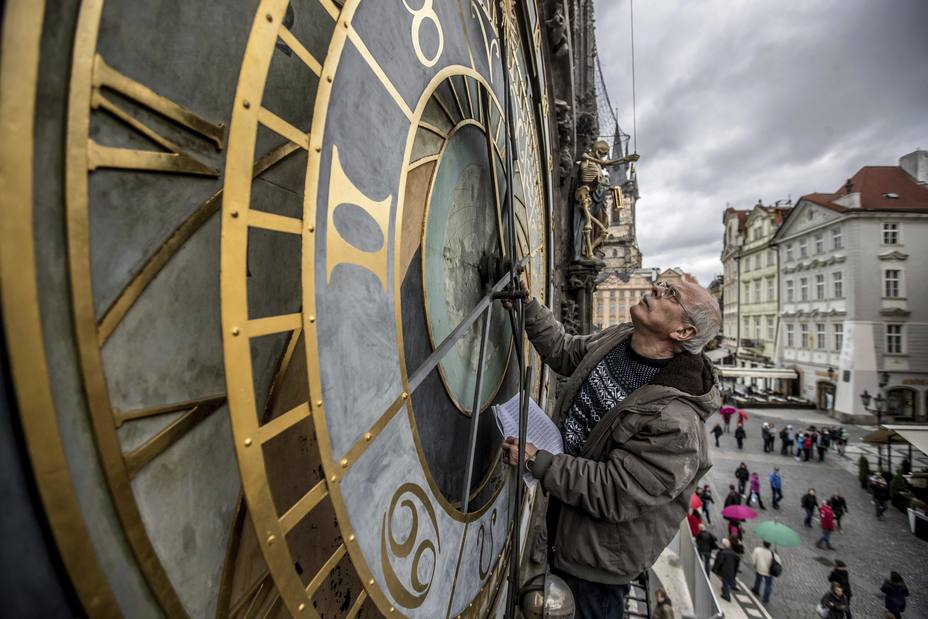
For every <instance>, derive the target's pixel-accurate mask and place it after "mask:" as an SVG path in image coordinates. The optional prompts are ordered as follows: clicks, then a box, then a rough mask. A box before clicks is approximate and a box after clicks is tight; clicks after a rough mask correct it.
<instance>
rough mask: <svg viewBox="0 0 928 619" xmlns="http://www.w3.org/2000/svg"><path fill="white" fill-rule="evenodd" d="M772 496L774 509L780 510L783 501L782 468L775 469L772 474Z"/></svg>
mask: <svg viewBox="0 0 928 619" xmlns="http://www.w3.org/2000/svg"><path fill="white" fill-rule="evenodd" d="M770 494H771V495H772V501H773V509H780V501H782V500H783V479H782V478H781V477H780V467H778V466H775V467H773V471H771V473H770Z"/></svg>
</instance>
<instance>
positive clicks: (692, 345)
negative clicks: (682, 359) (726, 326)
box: [680, 297, 722, 355]
mask: <svg viewBox="0 0 928 619" xmlns="http://www.w3.org/2000/svg"><path fill="white" fill-rule="evenodd" d="M686 309H687V312H686V317H687V318H689V321H690V323H691V324H692V325H693V326H694V327H695V328H696V335H694V336H693V337H692V338H690V339H688V340H686V341H684V342H680V346H681V347H682V348H683V350H685V351H686V352H688V353H692V354H694V355H698V354H699V353H701V352H702V349H703V348H705V347H706V344H708V343H709V342H711V341H712V339H713V338H715V336H716V335H718V333H719V329H721V328H722V312H721V311H719V303H718V301H716V300H715V299H714V298H712V297H709V300H708V301H706V302H705V303H694V304H693V305H692V306H691V307H688V308H686Z"/></svg>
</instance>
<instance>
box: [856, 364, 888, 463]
mask: <svg viewBox="0 0 928 619" xmlns="http://www.w3.org/2000/svg"><path fill="white" fill-rule="evenodd" d="M884 374H885V372H884ZM882 379H883V377H882V376H881V377H880V381H881V382H882ZM886 382H889V381H886ZM884 384H885V383H884ZM883 386H884V385H880V388H881V389H882V387H883ZM871 400H872V401H873V405H874V407H875V408H870V402H871ZM860 401H861V402H863V404H864V409H865V410H866V411H867V412H868V413H871V414H872V413H876V425H877V428H879V427H881V426H882V425H883V411H884V410H885V408H886V398H884V397H883V392H882V391H880V392H878V393H877V394H876V397H873V396H871V395H870V392H869V391H867V390H866V389H864V392H863V393H861V394H860ZM876 449H877V462H878V464H879V467H880V468H881V469H882V468H883V446H882V445H877V447H876Z"/></svg>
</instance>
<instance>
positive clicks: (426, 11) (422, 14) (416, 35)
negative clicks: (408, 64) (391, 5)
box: [403, 0, 445, 67]
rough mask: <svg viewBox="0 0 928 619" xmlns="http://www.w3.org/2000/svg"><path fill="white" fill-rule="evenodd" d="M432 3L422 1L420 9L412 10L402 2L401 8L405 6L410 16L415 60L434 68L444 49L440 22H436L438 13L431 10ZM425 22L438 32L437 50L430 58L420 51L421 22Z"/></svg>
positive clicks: (426, 0)
mask: <svg viewBox="0 0 928 619" xmlns="http://www.w3.org/2000/svg"><path fill="white" fill-rule="evenodd" d="M432 2H433V0H424V2H423V3H422V6H421V7H419V8H418V9H414V8H412V7H411V6H409V3H408V2H406V0H403V6H405V7H406V10H407V11H409V14H410V15H412V28H411V29H410V36H411V37H412V46H413V48H414V49H415V50H416V58H418V59H419V62H421V63H422V64H423V65H425V66H426V67H434V66H435V63H436V62H438V57H439V56H441V52H442V50H444V49H445V34H444V32H442V29H441V22H439V21H438V13H436V12H435V9H433V8H432ZM426 20H428V21H430V22H431V23H432V24H434V25H435V30H437V31H438V50H437V51H436V52H435V55H434V56H432V57H431V58H428V57H426V55H425V53H424V52H423V51H422V44H421V42H420V38H421V37H420V34H421V32H420V30H421V28H422V22H424V21H426Z"/></svg>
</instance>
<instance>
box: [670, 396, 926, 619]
mask: <svg viewBox="0 0 928 619" xmlns="http://www.w3.org/2000/svg"><path fill="white" fill-rule="evenodd" d="M726 408H727V409H728V410H725V409H726ZM721 416H722V421H721V423H716V424H715V426H714V427H713V428H712V430H711V433H712V434H713V435H714V437H715V444H716V446H720V445H719V440H720V439H721V438H722V437H723V436H724V435H725V434H733V436H734V439H735V442H736V443H737V446H738V449H743V448H744V441H745V439H746V438H747V435H748V430H747V425H748V415H747V413H746V412H745V411H743V410H736V409H732V408H731V407H725V408H723V410H722V411H721ZM733 421H734V423H735V429H734V432H732V429H731V425H732V422H733ZM760 432H761V439H762V445H763V450H764V453H770V454H775V453H776V452H777V450H778V446H777V440H779V452H780V455H781V456H792V457H794V458H795V459H796V460H797V461H799V462H809V461H813V462H825V461H826V455H827V453H828V451H829V450H835V451H837V453H838V454H840V455H844V450H845V447H846V446H847V442H848V432H847V430H846V429H845V428H832V427H816V426H812V425H810V426H808V427H806V428H805V429H799V430H797V429H795V428H793V426H792V425H789V424H784V425H783V426H782V427H780V428H777V427H776V426H775V424H773V423H769V422H764V423H763V424H762V426H761V430H760ZM764 474H766V477H767V485H769V492H770V494H769V496H770V506H771V507H772V508H773V509H776V510H778V509H780V504H781V502H782V501H783V488H784V479H783V475H782V474H781V472H780V468H779V466H776V465H774V466H772V467H771V468H770V469H768V470H767V471H757V470H754V471H752V470H750V469H749V467H748V465H747V464H746V463H745V462H741V463H740V464H739V465H738V466H737V467H736V468H735V470H734V480H733V483H731V484H729V487H728V494H727V495H726V496H725V498H724V501H723V507H722V509H724V508H725V507H728V506H729V505H746V506H749V507H756V508H757V509H760V510H766V509H767V506H766V505H765V504H764V500H763V497H762V490H763V485H764V484H763V483H762V475H764ZM880 481H882V482H884V483H883V486H886V483H885V480H884V479H883V478H880V479H879V480H877V481H875V482H871V484H870V486H871V491H872V493H873V498H874V504H875V505H876V512H877V517H881V516H882V513H883V512H884V511H885V510H886V502H887V501H888V497H889V492H888V487H884V488H882V492H881V487H880V485H879V482H880ZM696 494H697V496H698V497H699V499H700V502H701V503H702V505H701V508H700V509H698V510H697V509H693V510H692V512H691V514H690V515H689V518H688V519H689V525H690V530H691V531H692V532H693V536H694V538H695V540H696V547H697V552H698V554H699V556H700V558H701V559H702V563H703V566H704V569H705V571H706V574H710V573H714V574H716V575H717V576H718V577H719V579H720V580H721V596H722V599H724V600H731V592H732V591H736V590H738V583H737V575H738V573H739V570H740V567H741V563H742V560H743V559H744V557H745V547H744V541H743V538H744V533H743V529H742V523H743V521H741V520H737V519H732V518H725V521H726V523H727V526H726V531H727V535H726V536H725V537H723V538H722V539H721V540H720V539H718V538H717V537H716V535H715V534H714V533H713V532H712V531H710V530H709V527H708V526H707V525H711V523H712V520H711V512H712V509H713V508H712V506H713V505H714V504H715V502H716V501H715V498H714V497H713V496H712V492H711V490H710V488H709V486H708V485H704V486H702V487H701V488H699V489H697V492H696ZM826 496H827V498H824V499H822V498H820V496H819V495H818V494H817V493H816V490H815V488H809V489H808V490H807V491H806V492H805V493H804V494H803V495H802V496H801V499H800V501H799V505H800V507H801V508H802V510H803V512H804V518H803V525H804V526H805V527H807V528H814V527H815V521H817V524H818V528H819V529H820V534H819V536H818V538H817V540H816V542H815V546H816V548H818V549H822V550H830V551H834V550H835V547H834V546H833V545H832V534H834V533H836V532H838V533H840V532H843V531H842V519H844V518H845V517H846V516H847V515H848V512H849V510H848V502H847V500H846V499H845V497H844V496H842V494H841V493H840V492H835V493H832V494H830V495H826ZM713 554H714V560H713ZM750 562H751V567H752V568H753V570H754V583H753V587H751V590H752V592H753V593H754V594H755V595H757V596H758V597H759V598H760V599H761V600H762V602H763V603H764V604H765V605H766V604H767V603H768V602H769V600H770V597H771V594H772V590H773V580H774V579H775V578H776V577H777V576H779V574H780V573H781V572H782V571H783V569H784V568H783V564H782V562H781V560H780V556H779V555H778V554H777V552H776V551H775V548H772V547H771V545H770V543H768V542H763V543H762V544H761V545H759V546H757V547H755V548H754V549H753V551H752V553H751V555H750ZM880 591H881V593H882V594H883V596H884V601H885V612H886V615H885V617H886V619H890V618H895V619H900V618H901V616H902V612H903V611H904V610H905V599H906V596H908V589H907V587H906V585H905V582H904V580H903V578H902V576H901V575H900V574H899V573H897V572H895V571H894V572H892V573H891V574H890V576H889V577H888V578H886V580H885V581H884V582H883V584H882V587H881V589H880ZM851 596H852V590H851V583H850V577H849V571H848V566H847V564H846V563H845V562H844V561H842V560H840V559H838V560H835V561H834V569H832V570H831V573H830V574H828V578H827V591H826V592H825V594H824V595H823V596H822V597H821V599H820V600H819V602H818V604H817V607H816V610H817V612H818V614H819V616H821V617H824V618H826V619H851Z"/></svg>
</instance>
